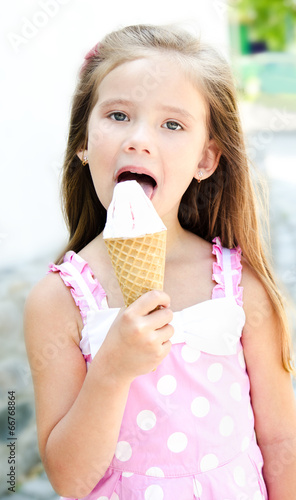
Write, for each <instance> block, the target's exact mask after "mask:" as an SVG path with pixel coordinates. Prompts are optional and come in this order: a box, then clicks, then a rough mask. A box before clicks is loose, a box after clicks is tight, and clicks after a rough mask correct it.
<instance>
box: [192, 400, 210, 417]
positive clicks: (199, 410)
mask: <svg viewBox="0 0 296 500" xmlns="http://www.w3.org/2000/svg"><path fill="white" fill-rule="evenodd" d="M191 411H192V413H193V415H195V416H196V417H205V416H206V415H207V414H208V413H209V411H210V403H209V401H208V400H207V398H204V397H203V396H200V397H198V398H195V399H194V400H193V401H192V403H191Z"/></svg>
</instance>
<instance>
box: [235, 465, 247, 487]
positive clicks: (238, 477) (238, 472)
mask: <svg viewBox="0 0 296 500" xmlns="http://www.w3.org/2000/svg"><path fill="white" fill-rule="evenodd" d="M233 477H234V480H235V482H236V484H237V485H238V486H245V484H246V475H245V471H244V469H243V468H242V467H241V466H239V465H238V466H237V467H236V468H235V469H234V471H233Z"/></svg>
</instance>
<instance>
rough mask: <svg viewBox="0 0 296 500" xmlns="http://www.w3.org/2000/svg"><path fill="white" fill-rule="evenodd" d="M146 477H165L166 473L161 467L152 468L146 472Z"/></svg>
mask: <svg viewBox="0 0 296 500" xmlns="http://www.w3.org/2000/svg"><path fill="white" fill-rule="evenodd" d="M146 476H153V477H164V472H163V471H162V470H161V469H160V467H150V469H148V470H146Z"/></svg>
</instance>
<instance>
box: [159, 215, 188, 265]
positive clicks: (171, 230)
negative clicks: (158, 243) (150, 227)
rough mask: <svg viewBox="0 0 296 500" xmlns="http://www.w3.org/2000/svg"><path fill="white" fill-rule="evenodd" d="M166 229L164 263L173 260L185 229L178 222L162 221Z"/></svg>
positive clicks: (180, 244) (178, 249)
mask: <svg viewBox="0 0 296 500" xmlns="http://www.w3.org/2000/svg"><path fill="white" fill-rule="evenodd" d="M163 222H164V224H165V226H166V228H167V242H166V261H170V260H173V259H174V258H176V256H177V255H178V253H179V251H180V248H181V246H182V242H183V240H184V236H185V229H183V228H182V226H181V225H180V223H179V221H178V220H177V222H176V221H175V222H174V223H172V222H171V221H163Z"/></svg>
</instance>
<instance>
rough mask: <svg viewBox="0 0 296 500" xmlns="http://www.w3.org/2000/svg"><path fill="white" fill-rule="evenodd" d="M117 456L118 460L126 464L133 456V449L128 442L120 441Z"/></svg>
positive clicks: (116, 451)
mask: <svg viewBox="0 0 296 500" xmlns="http://www.w3.org/2000/svg"><path fill="white" fill-rule="evenodd" d="M115 456H116V458H117V460H120V461H121V462H126V461H127V460H129V459H130V458H131V456H132V447H131V445H130V444H129V443H128V442H127V441H119V442H118V443H117V446H116V450H115Z"/></svg>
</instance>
